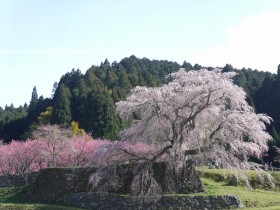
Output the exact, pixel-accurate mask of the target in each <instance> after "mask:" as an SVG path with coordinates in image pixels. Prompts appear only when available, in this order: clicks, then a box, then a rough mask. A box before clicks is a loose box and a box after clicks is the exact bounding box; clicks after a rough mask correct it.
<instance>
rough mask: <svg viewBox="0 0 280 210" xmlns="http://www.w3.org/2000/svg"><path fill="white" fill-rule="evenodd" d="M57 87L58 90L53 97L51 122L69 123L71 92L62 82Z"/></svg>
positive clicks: (70, 117)
mask: <svg viewBox="0 0 280 210" xmlns="http://www.w3.org/2000/svg"><path fill="white" fill-rule="evenodd" d="M58 88H59V89H58V92H57V94H56V95H55V97H54V106H53V113H52V120H51V122H52V123H53V124H63V125H69V124H70V122H71V120H72V116H71V108H70V104H71V93H70V90H69V88H68V87H67V86H65V85H64V84H62V85H61V86H59V87H58Z"/></svg>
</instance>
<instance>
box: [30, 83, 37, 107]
mask: <svg viewBox="0 0 280 210" xmlns="http://www.w3.org/2000/svg"><path fill="white" fill-rule="evenodd" d="M37 103H38V93H37V89H36V86H34V88H33V90H32V95H31V101H30V104H29V111H31V110H34V109H35V108H36V105H37Z"/></svg>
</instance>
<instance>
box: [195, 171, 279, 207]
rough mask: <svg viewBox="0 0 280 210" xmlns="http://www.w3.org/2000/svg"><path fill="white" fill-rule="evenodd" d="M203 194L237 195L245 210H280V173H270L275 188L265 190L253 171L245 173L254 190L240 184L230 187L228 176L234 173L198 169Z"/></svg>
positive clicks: (264, 186)
mask: <svg viewBox="0 0 280 210" xmlns="http://www.w3.org/2000/svg"><path fill="white" fill-rule="evenodd" d="M197 171H199V173H200V176H201V180H202V183H203V185H204V188H205V193H202V195H228V194H233V195H237V196H238V197H239V198H240V200H241V201H242V203H243V205H244V206H245V207H246V208H245V209H251V208H253V209H271V210H275V209H280V172H273V173H271V174H272V176H273V178H274V182H275V186H276V187H275V188H274V189H269V190H266V185H262V184H260V181H259V180H257V179H258V176H257V175H256V172H254V171H248V172H246V174H247V176H248V180H249V182H250V184H251V185H253V187H254V189H251V190H250V189H249V188H247V187H245V186H244V185H243V184H242V182H239V183H238V186H230V185H229V183H230V178H229V177H230V174H233V173H234V171H230V170H227V171H226V170H221V169H206V168H198V169H197Z"/></svg>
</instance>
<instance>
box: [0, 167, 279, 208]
mask: <svg viewBox="0 0 280 210" xmlns="http://www.w3.org/2000/svg"><path fill="white" fill-rule="evenodd" d="M197 170H198V171H199V173H200V174H201V179H202V182H203V185H204V187H205V192H204V193H199V194H195V195H199V196H203V195H228V194H233V195H237V196H238V197H239V198H240V199H241V201H242V203H243V205H244V208H243V209H244V210H245V209H246V210H247V209H250V210H253V209H258V210H260V209H267V210H280V172H274V173H272V175H273V177H274V179H275V185H276V187H275V188H274V189H270V188H269V187H268V185H267V184H266V183H264V184H261V183H260V182H259V181H258V177H257V176H256V174H255V173H254V172H248V176H249V181H250V183H251V185H252V186H253V187H254V189H253V190H249V189H248V188H246V187H245V186H244V185H243V184H242V181H239V182H238V186H231V182H232V179H231V178H230V177H231V176H230V175H229V174H230V173H231V172H229V171H223V170H219V169H206V168H198V169H197ZM27 191H28V187H24V188H0V210H1V209H11V210H22V209H24V210H27V209H28V210H49V209H50V210H78V208H72V207H66V206H56V205H49V204H28V203H26V201H25V199H24V195H25V194H26V192H27ZM182 196H186V195H182Z"/></svg>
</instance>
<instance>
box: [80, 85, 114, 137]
mask: <svg viewBox="0 0 280 210" xmlns="http://www.w3.org/2000/svg"><path fill="white" fill-rule="evenodd" d="M86 116H87V122H86V124H85V125H84V126H85V127H84V128H85V130H86V131H90V132H92V136H93V137H95V138H97V137H102V138H106V139H116V138H117V131H118V120H117V116H116V112H115V106H114V104H113V100H112V98H111V97H110V94H109V92H108V90H107V89H106V88H102V87H100V86H97V87H96V88H94V89H92V90H91V91H90V92H89V93H88V97H87V103H86Z"/></svg>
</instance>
